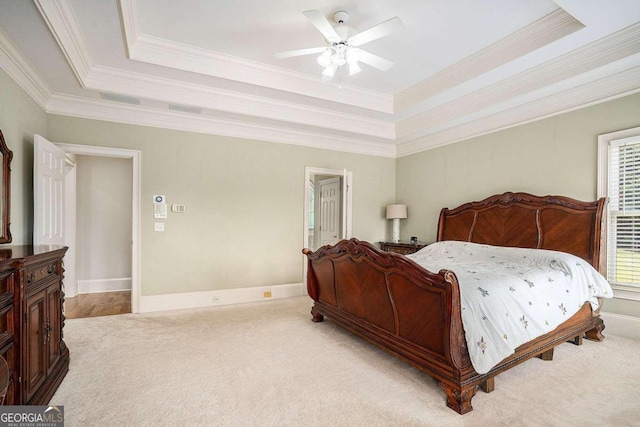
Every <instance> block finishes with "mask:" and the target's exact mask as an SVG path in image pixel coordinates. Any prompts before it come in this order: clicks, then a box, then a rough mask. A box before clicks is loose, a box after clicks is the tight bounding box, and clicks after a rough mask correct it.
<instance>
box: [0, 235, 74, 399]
mask: <svg viewBox="0 0 640 427" xmlns="http://www.w3.org/2000/svg"><path fill="white" fill-rule="evenodd" d="M66 251H67V247H66V246H46V245H43V246H0V355H2V357H4V358H5V359H6V361H7V364H8V366H9V388H8V391H7V396H6V399H5V402H4V403H5V404H6V405H44V404H47V403H49V400H50V399H51V397H52V396H53V393H54V392H55V391H56V389H57V388H58V386H59V385H60V383H61V382H62V379H63V378H64V376H65V375H66V373H67V372H68V370H69V349H67V346H66V345H65V343H64V341H63V340H62V329H63V327H64V315H63V313H62V307H63V302H64V291H63V289H62V278H63V272H64V268H63V265H62V257H63V256H64V254H65V252H66Z"/></svg>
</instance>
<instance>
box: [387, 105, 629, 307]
mask: <svg viewBox="0 0 640 427" xmlns="http://www.w3.org/2000/svg"><path fill="white" fill-rule="evenodd" d="M637 126H640V94H635V95H630V96H627V97H624V98H620V99H616V100H612V101H609V102H605V103H602V104H598V105H595V106H592V107H588V108H584V109H581V110H576V111H573V112H569V113H565V114H562V115H559V116H555V117H552V118H548V119H544V120H539V121H536V122H533V123H530V124H526V125H522V126H518V127H514V128H511V129H506V130H503V131H501V132H495V133H492V134H489V135H485V136H481V137H477V138H473V139H470V140H467V141H461V142H458V143H455V144H451V145H447V146H443V147H440V148H435V149H432V150H428V151H424V152H421V153H418V154H414V155H411V156H406V157H402V158H399V159H398V160H397V199H398V201H399V202H402V203H406V204H407V205H408V208H409V218H408V219H407V220H403V224H402V228H401V231H402V238H404V239H406V238H408V236H419V238H420V239H421V240H426V241H433V240H435V237H436V227H437V223H438V215H439V213H440V209H441V208H442V207H443V206H447V207H451V208H453V207H456V206H458V205H460V204H461V203H464V202H467V201H469V200H481V199H483V198H485V197H487V196H490V195H493V194H497V193H502V192H505V191H525V192H528V193H533V194H538V195H546V194H561V195H566V196H569V197H573V198H576V199H581V200H595V198H596V196H597V190H596V188H597V141H598V135H600V134H604V133H609V132H614V131H618V130H622V129H628V128H633V127H637ZM605 310H606V311H612V312H613V310H616V311H615V312H619V313H620V314H626V315H632V316H636V317H640V303H639V302H637V301H622V300H620V301H612V303H611V304H608V305H607V306H606V308H605Z"/></svg>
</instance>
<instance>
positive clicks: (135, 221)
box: [56, 144, 141, 316]
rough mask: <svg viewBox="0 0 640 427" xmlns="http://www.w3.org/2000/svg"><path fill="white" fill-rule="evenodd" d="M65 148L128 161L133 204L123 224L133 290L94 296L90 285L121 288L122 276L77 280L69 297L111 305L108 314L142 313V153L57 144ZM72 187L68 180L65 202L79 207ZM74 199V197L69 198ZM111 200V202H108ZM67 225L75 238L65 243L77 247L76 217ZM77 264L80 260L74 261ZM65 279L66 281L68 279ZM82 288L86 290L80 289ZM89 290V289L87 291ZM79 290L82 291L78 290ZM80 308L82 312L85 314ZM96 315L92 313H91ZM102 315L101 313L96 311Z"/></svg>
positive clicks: (74, 152)
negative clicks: (140, 301)
mask: <svg viewBox="0 0 640 427" xmlns="http://www.w3.org/2000/svg"><path fill="white" fill-rule="evenodd" d="M56 145H57V146H58V147H60V148H61V149H62V150H64V151H65V153H66V155H67V156H71V157H73V156H76V158H78V157H80V156H88V157H89V158H92V159H98V158H103V159H105V160H109V159H112V160H117V159H124V160H126V162H125V163H126V164H127V165H128V166H126V167H129V168H130V170H131V176H130V179H128V180H127V183H122V185H127V186H130V187H129V188H127V194H128V197H130V205H127V209H130V215H129V216H127V218H128V221H129V222H128V223H125V224H124V225H123V226H122V227H123V228H125V229H126V230H125V231H126V233H127V236H129V237H130V244H131V246H130V252H129V255H128V256H130V263H127V264H128V267H130V285H128V286H129V287H130V290H127V291H124V292H120V291H113V292H106V293H102V295H100V294H95V295H93V296H91V295H92V293H91V288H92V287H93V286H100V287H105V286H106V287H113V288H114V289H115V288H118V287H122V286H121V282H122V280H121V279H120V278H118V279H115V280H107V281H102V282H103V283H91V282H87V283H79V281H78V280H75V281H74V283H69V284H68V288H69V289H68V291H70V292H69V296H71V298H73V296H74V295H78V296H80V295H84V296H85V299H86V300H87V302H88V303H89V304H90V305H92V306H94V307H98V306H100V305H102V306H111V309H110V312H109V313H108V314H116V313H115V312H116V311H120V312H131V313H138V312H139V300H140V171H141V169H140V165H141V159H140V157H141V153H140V151H138V150H128V149H120V148H109V147H93V146H85V145H75V144H56ZM69 186H71V185H70V184H68V183H65V193H66V194H67V196H68V198H67V201H66V203H65V204H66V205H68V206H74V207H75V206H76V205H77V203H76V200H75V197H76V193H77V191H76V188H75V185H73V186H72V187H73V188H71V189H69ZM69 199H71V200H69ZM107 202H108V201H107ZM69 211H72V212H75V208H73V209H69ZM71 217H73V213H71V214H70V215H67V214H65V218H69V219H70V218H71ZM65 223H66V224H67V227H69V228H70V229H71V232H70V233H67V234H68V236H72V237H73V239H74V240H73V241H69V242H67V243H66V245H67V246H70V247H71V245H73V247H74V248H75V247H77V241H76V240H75V239H76V237H77V233H76V226H77V221H76V220H75V219H74V220H73V221H70V220H69V221H66V222H65ZM75 257H76V258H77V257H78V255H77V253H76V255H75ZM75 264H76V265H77V262H76V263H75ZM65 282H66V280H65ZM79 287H80V288H83V289H79ZM87 289H89V291H87ZM79 291H80V292H79ZM82 310H84V309H81V310H80V311H79V312H80V313H82ZM93 313H103V314H105V313H106V312H105V311H103V310H101V309H100V308H99V307H98V308H96V309H94V310H93ZM81 315H82V316H85V315H87V314H86V313H84V314H81ZM88 315H93V314H88ZM96 315H100V314H96Z"/></svg>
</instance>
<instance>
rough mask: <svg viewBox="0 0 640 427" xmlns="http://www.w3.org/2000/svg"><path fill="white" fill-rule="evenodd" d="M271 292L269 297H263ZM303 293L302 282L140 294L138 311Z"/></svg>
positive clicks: (233, 302)
mask: <svg viewBox="0 0 640 427" xmlns="http://www.w3.org/2000/svg"><path fill="white" fill-rule="evenodd" d="M266 292H271V297H265V293H266ZM302 295H305V289H304V284H303V283H290V284H285V285H273V286H256V287H253V288H240V289H222V290H216V291H203V292H185V293H179V294H164V295H148V296H142V295H141V296H140V306H139V309H140V311H139V312H140V313H151V312H155V311H167V310H183V309H188V308H199V307H213V306H218V305H229V304H240V303H245V302H258V301H266V300H272V299H279V298H290V297H297V296H302Z"/></svg>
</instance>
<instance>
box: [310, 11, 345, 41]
mask: <svg viewBox="0 0 640 427" xmlns="http://www.w3.org/2000/svg"><path fill="white" fill-rule="evenodd" d="M302 13H304V16H306V17H307V18H308V19H309V21H311V23H312V24H313V25H314V26H315V27H316V28H317V29H318V31H320V32H321V33H322V35H323V36H324V38H325V40H327V41H328V42H329V43H338V42H339V41H340V36H339V35H338V33H336V30H335V28H333V27H332V26H331V24H330V23H329V21H328V20H327V18H325V16H324V15H323V14H322V13H320V11H319V10H306V11H304V12H302Z"/></svg>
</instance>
